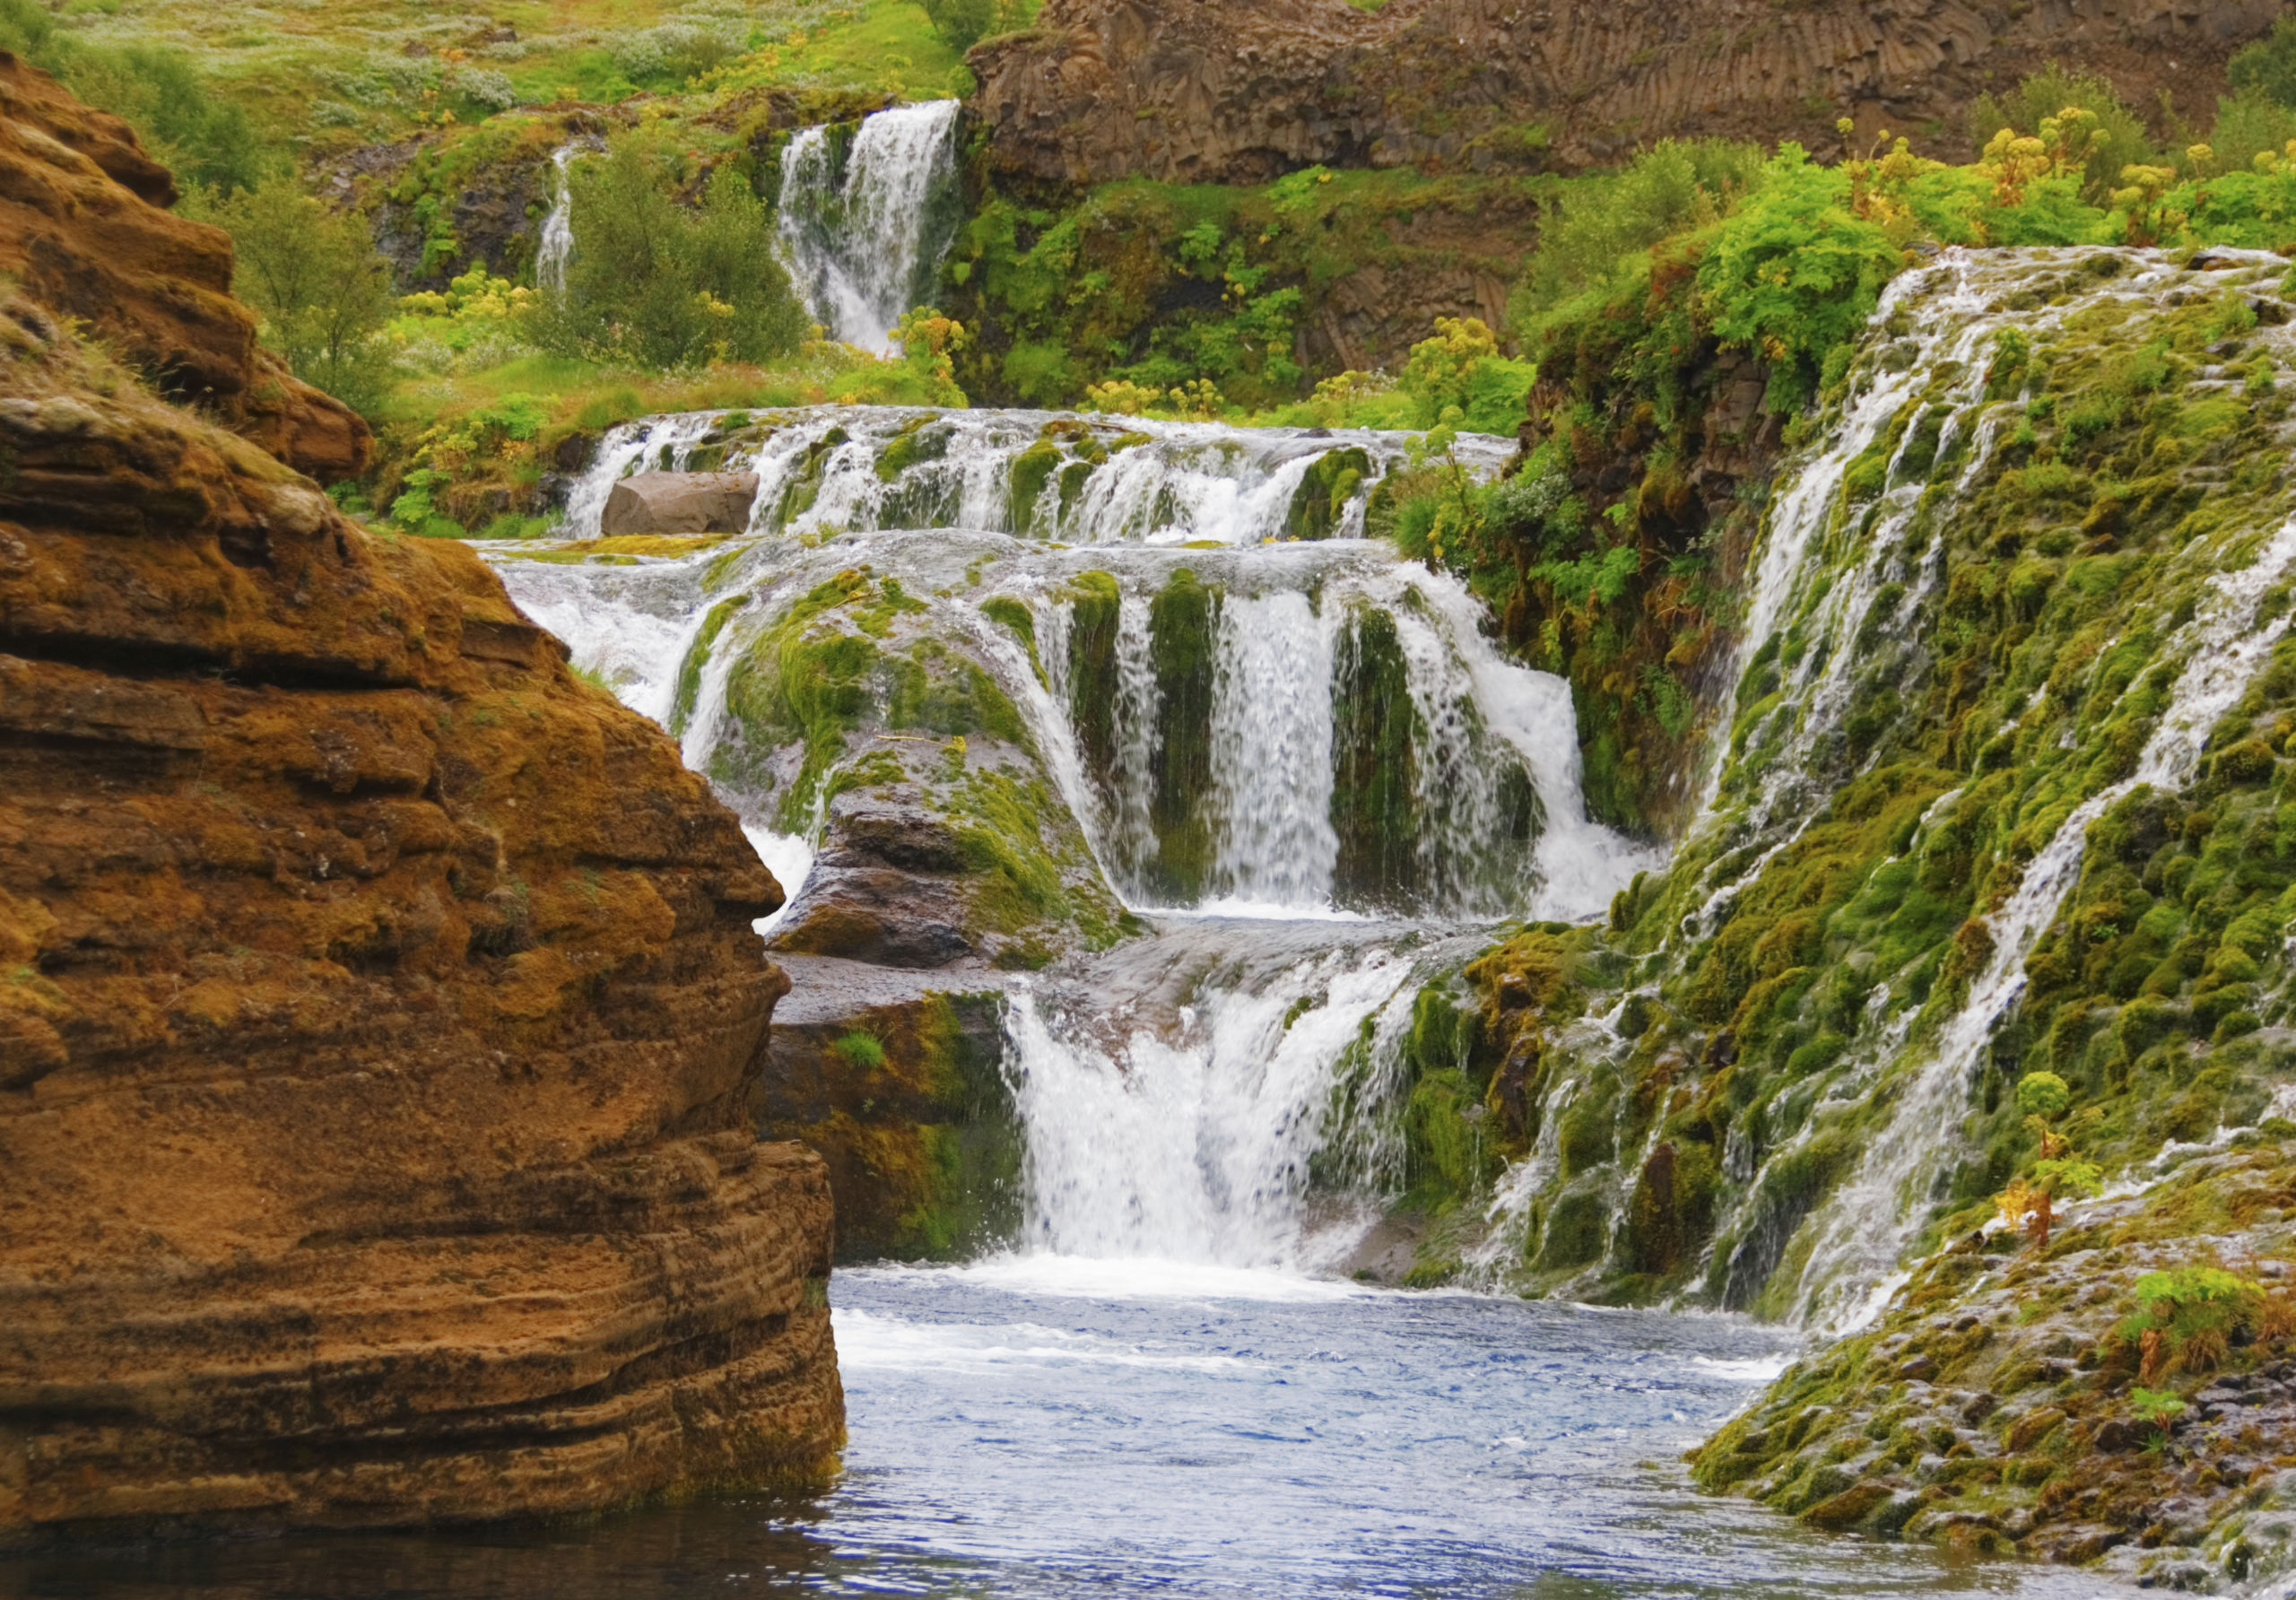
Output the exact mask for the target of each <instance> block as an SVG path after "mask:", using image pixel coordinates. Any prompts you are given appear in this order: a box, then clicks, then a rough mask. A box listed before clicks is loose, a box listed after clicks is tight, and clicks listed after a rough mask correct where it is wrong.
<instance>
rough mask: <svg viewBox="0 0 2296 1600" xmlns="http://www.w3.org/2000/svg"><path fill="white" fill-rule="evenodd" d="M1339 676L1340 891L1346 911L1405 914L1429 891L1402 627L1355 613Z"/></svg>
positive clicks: (1366, 612)
mask: <svg viewBox="0 0 2296 1600" xmlns="http://www.w3.org/2000/svg"><path fill="white" fill-rule="evenodd" d="M1334 668H1335V670H1334V672H1333V674H1332V735H1333V737H1332V743H1333V752H1332V755H1333V761H1332V769H1333V770H1332V798H1331V822H1332V828H1333V830H1334V831H1335V832H1336V833H1337V834H1338V835H1339V860H1338V865H1337V866H1336V868H1335V871H1334V874H1333V883H1334V888H1335V891H1336V893H1337V896H1338V898H1339V900H1340V901H1341V902H1342V903H1343V904H1345V905H1350V906H1361V907H1392V908H1397V909H1400V908H1403V907H1405V906H1408V905H1410V904H1412V903H1413V900H1414V899H1415V898H1416V897H1417V895H1418V894H1419V892H1420V891H1421V888H1422V868H1421V862H1420V855H1419V813H1418V807H1417V805H1416V803H1415V800H1414V795H1415V792H1416V789H1417V781H1418V780H1417V770H1416V767H1415V762H1414V753H1413V749H1414V741H1415V736H1416V718H1417V715H1418V713H1417V712H1416V710H1415V709H1413V704H1412V699H1411V689H1410V679H1409V673H1408V669H1407V667H1406V666H1405V661H1404V657H1403V645H1402V642H1401V640H1400V639H1399V638H1398V637H1397V635H1396V623H1395V619H1394V618H1393V617H1392V616H1390V615H1388V614H1387V613H1386V612H1384V611H1379V610H1377V609H1375V608H1373V607H1370V606H1362V607H1358V608H1356V609H1355V610H1353V611H1352V613H1350V615H1349V616H1348V619H1347V622H1346V625H1345V628H1344V630H1343V631H1342V633H1341V635H1340V639H1339V648H1338V651H1337V653H1336V660H1335V663H1334Z"/></svg>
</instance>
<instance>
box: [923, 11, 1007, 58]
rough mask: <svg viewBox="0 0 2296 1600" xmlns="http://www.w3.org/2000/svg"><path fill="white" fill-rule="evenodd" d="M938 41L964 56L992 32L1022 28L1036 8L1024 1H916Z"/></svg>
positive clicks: (1005, 31)
mask: <svg viewBox="0 0 2296 1600" xmlns="http://www.w3.org/2000/svg"><path fill="white" fill-rule="evenodd" d="M918 4H921V5H923V6H924V7H925V15H926V20H927V21H929V22H931V23H932V24H933V30H934V31H935V33H938V34H939V35H940V36H941V42H942V43H943V44H945V45H947V46H948V47H949V48H951V49H952V50H954V51H955V52H956V53H957V54H958V55H960V56H961V55H963V54H964V53H965V52H966V51H967V50H970V49H971V48H973V46H975V45H977V44H978V43H979V42H980V41H981V40H982V39H986V38H987V37H988V36H989V35H990V34H992V33H1009V32H1011V31H1012V30H1014V29H1016V28H1021V27H1025V26H1026V25H1027V23H1028V22H1029V20H1030V16H1031V13H1032V12H1033V11H1034V10H1035V7H1034V6H1032V5H1029V4H1023V0H918Z"/></svg>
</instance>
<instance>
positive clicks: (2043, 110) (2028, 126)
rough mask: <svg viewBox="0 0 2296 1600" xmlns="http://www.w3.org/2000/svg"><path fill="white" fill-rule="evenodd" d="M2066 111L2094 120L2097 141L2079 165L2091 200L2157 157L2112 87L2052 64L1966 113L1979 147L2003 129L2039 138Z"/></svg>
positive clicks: (1986, 97) (1980, 101)
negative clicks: (2045, 124)
mask: <svg viewBox="0 0 2296 1600" xmlns="http://www.w3.org/2000/svg"><path fill="white" fill-rule="evenodd" d="M2068 109H2078V110H2083V111H2087V112H2090V113H2092V114H2093V115H2094V116H2095V117H2096V119H2097V120H2096V124H2095V128H2094V131H2095V133H2096V135H2098V136H2097V138H2096V140H2095V142H2094V143H2092V145H2090V147H2089V148H2088V150H2087V152H2086V156H2087V159H2086V161H2084V162H2083V189H2084V191H2085V192H2086V193H2087V195H2088V196H2089V198H2090V199H2091V200H2092V201H2095V200H2101V199H2103V197H2104V196H2105V194H2106V192H2107V191H2108V190H2109V189H2110V188H2111V187H2112V186H2113V185H2114V184H2115V183H2117V182H2118V181H2119V180H2120V175H2121V169H2122V168H2124V167H2127V166H2130V165H2134V164H2141V163H2144V162H2149V161H2152V160H2153V158H2154V157H2155V155H2156V154H2157V153H2158V152H2156V151H2155V150H2154V149H2153V145H2152V135H2149V134H2147V133H2146V132H2145V131H2144V122H2143V120H2142V119H2141V118H2139V117H2138V116H2137V115H2136V113H2135V112H2134V111H2132V110H2130V109H2128V107H2126V105H2124V104H2122V103H2121V99H2120V96H2119V95H2118V94H2117V93H2115V92H2114V91H2113V86H2112V85H2111V84H2110V83H2107V82H2106V81H2105V80H2104V79H2102V78H2100V77H2096V76H2094V75H2092V74H2087V73H2069V72H2066V70H2065V69H2064V68H2063V67H2060V66H2057V65H2049V66H2048V67H2046V68H2044V69H2042V70H2041V71H2040V72H2038V73H2035V74H2033V75H2032V76H2031V77H2029V78H2027V79H2025V80H2024V81H2023V82H2022V83H2019V84H2018V85H2017V87H2016V88H2014V89H2013V90H2011V91H2009V92H2008V93H2007V94H2006V95H2004V96H2002V97H2001V98H2000V99H1998V100H1996V99H1995V98H1994V97H1993V96H1992V95H1990V94H1985V95H1979V97H1978V100H1977V103H1976V104H1975V105H1974V106H1972V107H1970V121H1969V131H1970V138H1972V139H1974V140H1976V141H1977V143H1978V144H1979V146H1980V147H1982V146H1984V145H1986V144H1987V143H1991V142H1992V140H1993V137H1994V135H1996V134H1998V133H1999V132H2001V130H2002V129H2004V128H2007V129H2010V130H2012V131H2013V132H2014V133H2017V134H2023V135H2034V136H2039V134H2040V129H2041V124H2042V123H2043V122H2046V121H2048V120H2050V119H2051V118H2057V117H2062V115H2063V113H2064V112H2066V110H2068Z"/></svg>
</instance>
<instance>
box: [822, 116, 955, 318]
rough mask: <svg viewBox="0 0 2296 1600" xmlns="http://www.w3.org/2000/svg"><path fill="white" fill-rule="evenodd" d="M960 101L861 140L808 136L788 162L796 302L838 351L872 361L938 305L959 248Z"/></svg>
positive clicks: (882, 126)
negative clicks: (855, 350)
mask: <svg viewBox="0 0 2296 1600" xmlns="http://www.w3.org/2000/svg"><path fill="white" fill-rule="evenodd" d="M962 109H963V108H962V105H961V102H959V101H957V100H933V101H929V102H927V103H926V104H924V105H917V106H898V107H895V108H893V109H891V110H886V111H879V112H876V113H874V114H873V115H871V116H869V117H864V118H862V120H861V126H860V128H859V130H858V131H857V132H851V133H848V131H847V130H844V129H839V128H831V127H810V128H805V129H804V130H802V131H801V132H799V133H797V134H796V135H794V136H793V137H792V138H791V139H790V141H789V143H788V147H787V149H786V150H785V151H784V152H782V157H781V196H780V231H781V240H782V244H783V247H784V248H785V249H787V252H788V257H789V263H790V266H791V269H792V273H791V275H792V277H793V278H794V280H795V282H796V287H797V290H798V292H799V293H800V294H802V295H803V296H804V300H805V304H806V307H807V309H810V310H811V311H812V312H813V318H814V320H815V321H817V322H819V323H820V324H821V325H822V326H823V327H824V328H826V329H827V330H828V331H829V335H830V337H831V338H832V339H839V340H842V341H844V342H845V343H848V344H853V345H857V346H859V347H860V348H861V349H864V350H867V351H871V352H880V353H882V352H887V351H889V350H890V349H891V343H892V341H891V335H892V331H893V328H894V327H895V326H896V325H898V324H899V323H900V319H901V317H903V316H904V315H905V314H907V313H908V312H909V310H910V309H913V308H915V307H917V306H920V305H923V304H925V303H926V301H927V300H930V298H931V296H932V293H933V285H934V282H935V279H936V278H937V277H938V275H939V274H940V270H941V259H942V257H944V256H945V255H946V254H947V253H948V249H949V246H950V243H951V242H952V240H953V239H955V238H956V230H957V224H958V222H959V215H958V208H959V204H960V199H959V196H958V195H957V192H956V136H957V121H958V117H959V116H960V114H961V111H962Z"/></svg>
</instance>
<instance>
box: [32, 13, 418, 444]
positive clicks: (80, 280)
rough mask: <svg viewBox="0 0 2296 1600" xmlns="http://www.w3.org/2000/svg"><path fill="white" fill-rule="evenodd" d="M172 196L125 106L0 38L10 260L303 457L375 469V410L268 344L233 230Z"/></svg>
mask: <svg viewBox="0 0 2296 1600" xmlns="http://www.w3.org/2000/svg"><path fill="white" fill-rule="evenodd" d="M175 202H176V185H175V179H174V178H172V177H170V175H169V173H168V170H167V169H166V168H164V167H162V166H161V165H160V164H159V163H158V162H156V161H152V158H151V157H150V156H148V155H146V154H144V152H143V147H142V146H141V145H139V144H138V143H136V139H135V132H134V131H133V130H132V129H130V128H129V127H128V126H127V125H126V123H125V122H122V121H121V120H120V119H119V118H118V117H114V116H112V115H111V114H110V113H109V112H107V111H98V110H95V109H92V108H91V107H88V106H83V105H82V104H81V103H80V102H79V101H78V100H74V99H73V98H72V97H71V96H70V95H69V94H66V93H65V91H63V90H62V89H61V88H59V87H57V83H56V81H55V80H54V79H52V78H50V77H49V76H48V74H46V73H43V72H40V71H39V70H38V69H37V68H35V67H31V66H28V65H25V64H24V63H23V62H22V60H20V59H19V58H18V57H15V56H13V55H11V54H10V53H9V52H7V51H5V50H0V275H5V276H8V277H12V278H13V279H14V280H15V281H16V283H18V284H19V285H20V286H21V287H22V289H23V290H24V291H25V292H26V294H28V295H29V296H30V298H31V299H33V300H38V301H39V302H40V303H41V304H43V305H46V306H48V307H49V308H51V309H54V310H56V311H57V312H60V313H62V314H63V315H64V316H66V317H74V318H77V319H78V320H79V321H81V322H83V323H84V324H85V325H87V326H88V328H89V329H90V330H91V332H93V333H94V334H95V335H97V336H99V337H100V338H101V339H103V340H105V341H106V342H107V343H109V344H110V345H111V346H112V347H113V348H115V349H117V350H118V351H119V352H121V353H123V354H124V355H126V357H127V358H128V359H129V360H130V361H133V362H134V363H135V365H136V366H137V368H138V369H140V370H142V371H143V372H144V373H145V374H146V375H147V376H148V377H150V378H151V379H152V381H153V382H154V383H155V384H156V385H157V386H158V387H159V388H160V389H161V392H162V393H163V394H165V395H166V396H168V397H169V398H170V399H175V400H179V401H183V402H185V403H187V404H197V405H198V406H200V407H201V408H202V409H203V410H204V411H205V412H206V413H209V414H210V415H212V416H213V417H214V418H215V419H216V420H217V421H219V422H222V423H223V424H224V425H225V426H226V427H229V428H231V429H233V430H237V431H238V432H240V433H243V434H245V435H246V436H247V437H248V438H249V439H254V440H255V441H256V442H257V443H258V444H260V445H262V446H263V447H264V448H265V449H267V450H269V451H271V452H272V453H273V454H274V455H275V456H277V457H279V458H280V459H282V460H283V461H285V462H287V463H288V464H289V465H291V466H293V467H295V468H296V469H297V470H298V471H300V472H306V473H309V474H311V475H312V476H313V477H316V478H318V479H320V480H321V481H322V482H332V481H334V480H335V479H337V478H349V477H356V476H357V475H358V474H361V473H362V472H364V471H365V470H366V469H367V461H368V457H369V456H370V454H371V453H372V449H373V439H372V437H371V436H370V433H369V432H368V430H367V424H366V423H365V422H361V420H360V418H359V416H358V414H357V413H354V412H353V411H352V410H351V409H350V408H349V407H348V406H346V405H344V404H342V402H340V401H338V400H335V398H333V397H332V396H327V395H323V394H321V393H319V391H318V390H317V389H315V388H312V387H310V386H309V385H308V384H305V383H303V382H301V381H300V380H299V379H297V378H295V377H294V376H293V375H291V373H289V372H288V370H287V369H286V367H285V365H284V364H283V363H282V362H281V361H280V360H279V358H278V357H276V356H274V355H273V354H271V353H270V352H268V351H265V350H261V349H259V348H257V344H256V317H255V314H254V313H253V312H251V311H249V310H248V309H247V308H246V307H245V306H243V305H241V304H240V303H239V301H237V300H233V299H232V298H231V239H230V235H229V234H227V233H225V232H224V231H223V230H222V229H220V228H211V227H208V226H207V225H206V224H205V223H203V222H191V221H189V220H188V219H187V218H184V217H179V216H176V215H174V214H173V213H170V212H168V211H166V210H164V209H162V208H163V207H166V206H170V205H173V204H175Z"/></svg>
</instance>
